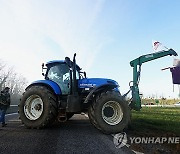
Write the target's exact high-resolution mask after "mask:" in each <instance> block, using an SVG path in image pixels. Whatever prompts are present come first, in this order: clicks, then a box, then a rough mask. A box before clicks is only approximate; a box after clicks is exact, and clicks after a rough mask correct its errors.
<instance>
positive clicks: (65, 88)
mask: <svg viewBox="0 0 180 154" xmlns="http://www.w3.org/2000/svg"><path fill="white" fill-rule="evenodd" d="M46 78H47V79H48V80H52V81H54V82H56V83H57V84H58V85H59V87H60V88H61V92H62V95H68V94H70V70H69V67H68V66H67V64H66V63H54V64H51V65H50V66H48V69H47V73H46Z"/></svg>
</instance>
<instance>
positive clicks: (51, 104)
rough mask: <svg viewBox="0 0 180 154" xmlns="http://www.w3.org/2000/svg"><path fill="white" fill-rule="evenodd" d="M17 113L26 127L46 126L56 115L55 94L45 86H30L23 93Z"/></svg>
mask: <svg viewBox="0 0 180 154" xmlns="http://www.w3.org/2000/svg"><path fill="white" fill-rule="evenodd" d="M19 114H20V119H21V121H22V123H23V124H24V125H25V126H26V127H27V128H43V127H46V126H48V125H50V124H52V122H53V121H54V120H55V117H56V116H57V103H56V96H55V95H54V94H53V93H52V92H51V91H50V90H49V89H47V88H46V87H43V86H32V87H31V88H28V89H27V90H26V92H25V93H24V94H23V97H22V99H21V102H20V105H19Z"/></svg>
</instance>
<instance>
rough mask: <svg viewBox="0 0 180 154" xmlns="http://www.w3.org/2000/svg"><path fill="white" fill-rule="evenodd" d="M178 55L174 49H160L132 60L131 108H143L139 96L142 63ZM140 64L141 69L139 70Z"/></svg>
mask: <svg viewBox="0 0 180 154" xmlns="http://www.w3.org/2000/svg"><path fill="white" fill-rule="evenodd" d="M172 55H173V56H177V55H178V54H177V53H176V52H175V51H174V50H173V49H169V50H168V51H164V50H163V51H160V52H156V53H152V54H147V55H143V56H140V57H139V58H136V59H134V60H132V61H131V62H130V65H131V67H133V86H131V90H132V101H131V104H130V106H131V108H133V109H135V110H140V109H141V99H140V96H139V87H138V84H139V78H140V71H141V65H142V64H143V63H145V62H148V61H152V60H155V59H158V58H162V57H165V56H172ZM138 65H139V70H138Z"/></svg>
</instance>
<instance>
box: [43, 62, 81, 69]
mask: <svg viewBox="0 0 180 154" xmlns="http://www.w3.org/2000/svg"><path fill="white" fill-rule="evenodd" d="M54 63H59V64H65V63H66V62H65V60H52V61H48V62H47V63H46V65H50V64H54ZM76 67H77V69H78V70H81V68H80V67H79V66H78V65H77V64H76Z"/></svg>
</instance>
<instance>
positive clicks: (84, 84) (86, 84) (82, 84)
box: [28, 78, 119, 95]
mask: <svg viewBox="0 0 180 154" xmlns="http://www.w3.org/2000/svg"><path fill="white" fill-rule="evenodd" d="M36 84H42V85H43V84H44V85H47V86H49V87H51V88H52V89H53V91H54V92H55V94H56V95H61V94H62V92H61V89H60V87H59V86H58V84H57V83H55V82H53V81H51V80H37V81H34V82H33V83H31V84H30V85H29V86H28V87H30V86H33V85H36ZM105 84H114V85H116V86H117V87H119V85H118V83H117V82H116V81H114V80H111V79H103V78H85V79H80V80H78V88H80V89H84V88H95V87H99V86H101V85H105ZM115 90H116V91H119V90H118V88H115Z"/></svg>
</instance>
